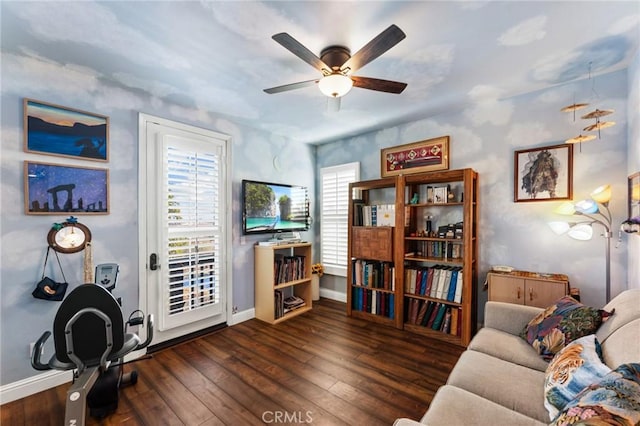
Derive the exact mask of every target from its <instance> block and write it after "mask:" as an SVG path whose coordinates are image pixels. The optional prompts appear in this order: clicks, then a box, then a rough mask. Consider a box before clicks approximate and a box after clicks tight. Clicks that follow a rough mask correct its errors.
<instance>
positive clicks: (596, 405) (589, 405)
mask: <svg viewBox="0 0 640 426" xmlns="http://www.w3.org/2000/svg"><path fill="white" fill-rule="evenodd" d="M573 424H594V425H595V424H611V425H614V424H615V425H629V426H633V425H638V424H640V364H623V365H621V366H619V367H618V368H616V369H615V370H613V371H612V372H610V373H609V374H607V375H606V376H605V377H603V378H602V379H601V380H600V381H599V382H598V383H596V384H594V385H591V386H588V387H587V388H585V389H583V390H582V392H580V393H579V394H578V395H577V396H576V398H575V399H573V400H572V401H570V402H569V403H568V404H567V405H566V407H565V408H564V410H562V411H561V412H560V413H558V416H557V417H556V418H555V419H554V420H553V422H552V425H557V426H560V425H573Z"/></svg>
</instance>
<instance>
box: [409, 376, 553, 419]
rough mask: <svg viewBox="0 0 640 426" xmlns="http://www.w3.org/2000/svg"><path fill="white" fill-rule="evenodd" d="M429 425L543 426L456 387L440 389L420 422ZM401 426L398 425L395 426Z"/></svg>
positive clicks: (446, 386)
mask: <svg viewBox="0 0 640 426" xmlns="http://www.w3.org/2000/svg"><path fill="white" fill-rule="evenodd" d="M420 422H421V423H423V424H426V425H430V426H438V425H441V426H472V425H478V426H485V425H509V426H542V425H545V424H546V423H542V422H539V421H537V420H536V419H533V418H531V417H527V416H525V415H523V414H521V413H518V412H517V411H513V410H509V409H508V408H505V407H503V406H502V405H500V404H496V403H495V402H491V401H489V400H487V399H484V398H483V397H481V396H478V395H475V394H473V393H471V392H468V391H466V390H464V389H460V388H457V387H455V386H448V385H445V386H442V387H440V389H438V392H436V395H435V396H434V398H433V401H432V402H431V404H430V405H429V410H428V411H427V413H426V414H425V415H424V416H423V417H422V419H421V420H420ZM400 425H402V423H398V424H397V426H400Z"/></svg>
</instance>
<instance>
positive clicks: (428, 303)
mask: <svg viewBox="0 0 640 426" xmlns="http://www.w3.org/2000/svg"><path fill="white" fill-rule="evenodd" d="M406 299H407V300H406V301H405V306H406V309H405V312H406V318H405V321H406V322H407V323H408V324H412V325H416V326H420V327H424V328H427V329H431V330H433V331H438V332H441V333H445V334H451V335H454V336H460V335H461V333H462V330H461V328H462V327H461V326H462V319H461V318H462V308H461V307H460V306H455V305H449V304H448V303H446V302H436V301H433V300H422V299H417V298H406Z"/></svg>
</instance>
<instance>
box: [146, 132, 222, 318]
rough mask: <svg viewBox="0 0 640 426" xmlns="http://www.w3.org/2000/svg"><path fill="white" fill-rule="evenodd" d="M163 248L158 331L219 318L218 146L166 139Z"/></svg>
mask: <svg viewBox="0 0 640 426" xmlns="http://www.w3.org/2000/svg"><path fill="white" fill-rule="evenodd" d="M163 145H164V146H163V150H162V155H163V159H162V160H163V161H162V164H163V176H162V180H163V182H162V183H163V187H164V191H163V197H162V198H163V201H162V205H161V206H159V208H160V209H161V212H162V213H161V215H160V216H161V218H162V234H163V236H162V245H163V247H162V250H163V251H164V253H165V257H164V258H165V259H166V262H165V263H164V266H165V268H164V271H163V274H165V279H164V280H163V281H162V282H163V283H166V284H165V285H166V287H165V288H164V290H163V294H162V297H161V303H162V310H161V312H164V315H162V317H161V324H160V329H169V328H172V327H176V326H180V325H182V324H183V323H185V322H189V321H195V320H199V319H204V318H208V317H211V316H213V315H217V314H219V313H220V312H221V310H222V303H221V302H222V300H221V291H220V285H221V283H220V266H221V265H220V260H221V259H220V250H221V247H220V242H221V240H222V237H223V236H222V229H221V226H220V225H221V222H220V221H221V212H222V211H223V209H222V208H221V200H222V199H221V192H222V191H221V185H222V184H223V173H222V169H221V168H222V165H221V162H222V159H221V148H220V147H216V146H206V145H203V144H202V143H201V142H198V141H188V140H184V139H181V138H173V137H166V138H165V140H164V144H163Z"/></svg>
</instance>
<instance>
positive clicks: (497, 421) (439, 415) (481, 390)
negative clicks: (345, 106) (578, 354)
mask: <svg viewBox="0 0 640 426" xmlns="http://www.w3.org/2000/svg"><path fill="white" fill-rule="evenodd" d="M614 308H615V314H614V315H612V316H611V317H610V318H609V319H608V320H607V321H606V322H605V323H603V324H602V326H600V328H599V329H598V331H597V333H596V336H597V338H598V341H599V342H600V343H601V344H602V352H603V357H604V361H605V363H606V364H607V365H608V366H609V367H610V368H612V369H613V368H616V367H617V366H618V365H620V364H624V363H630V362H636V363H637V362H640V289H633V290H626V291H624V292H623V293H621V294H619V295H618V296H617V297H615V298H614V299H613V300H611V302H610V303H608V304H607V305H606V306H605V310H607V311H611V310H612V309H614ZM541 311H542V309H540V308H534V307H529V306H521V305H513V304H508V303H500V302H487V304H486V308H485V323H484V327H483V328H482V329H480V331H479V332H478V333H477V334H476V336H475V337H474V338H473V340H472V341H471V343H470V344H469V347H468V348H467V350H466V351H465V352H464V353H463V354H462V356H461V357H460V359H459V360H458V362H457V363H456V365H455V367H454V369H453V371H452V372H451V375H450V376H449V379H448V380H447V383H446V384H445V385H444V386H442V387H441V388H440V389H439V390H438V392H437V393H436V394H435V396H434V399H433V401H432V402H431V405H430V406H429V409H428V411H427V412H426V414H425V415H424V416H423V417H422V419H421V420H420V422H417V421H414V420H410V419H398V420H396V422H395V423H394V425H396V426H409V425H419V424H426V425H446V426H453V425H465V426H467V425H510V426H513V425H544V424H548V423H550V419H549V414H548V412H547V410H546V409H545V407H544V379H545V370H546V368H547V366H548V363H547V362H546V361H544V360H542V358H540V357H539V356H538V354H537V353H536V352H535V350H534V349H533V348H532V347H531V346H530V345H529V344H528V343H527V342H526V341H525V340H524V339H522V338H520V337H519V336H518V334H519V333H520V332H521V331H522V329H523V328H524V327H525V326H526V324H527V323H528V322H529V321H530V320H531V319H532V318H534V317H535V316H536V315H537V314H538V313H539V312H541Z"/></svg>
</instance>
